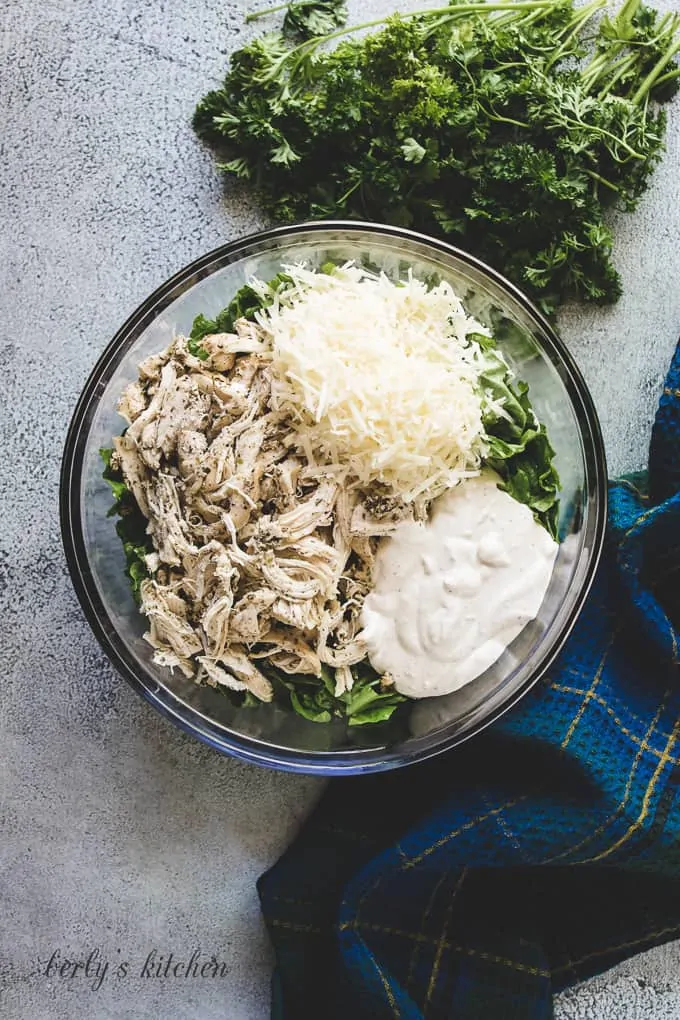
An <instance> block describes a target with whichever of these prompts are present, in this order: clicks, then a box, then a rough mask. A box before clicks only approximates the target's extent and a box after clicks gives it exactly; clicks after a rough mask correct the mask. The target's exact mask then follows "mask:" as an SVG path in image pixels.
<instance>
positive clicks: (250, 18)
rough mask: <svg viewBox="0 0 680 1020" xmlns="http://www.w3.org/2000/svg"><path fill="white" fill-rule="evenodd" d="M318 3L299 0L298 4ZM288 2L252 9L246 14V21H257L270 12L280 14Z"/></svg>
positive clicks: (312, 0) (311, 0) (304, 5)
mask: <svg viewBox="0 0 680 1020" xmlns="http://www.w3.org/2000/svg"><path fill="white" fill-rule="evenodd" d="M314 3H316V0H298V6H302V7H310V6H311V5H312V4H314ZM287 7H288V4H287V3H286V4H277V5H276V7H267V8H265V10H263V11H252V13H250V14H246V16H245V19H244V20H245V22H246V24H247V25H248V24H250V22H251V21H257V19H258V18H266V17H267V16H268V15H270V14H278V12H279V11H285V10H286V8H287Z"/></svg>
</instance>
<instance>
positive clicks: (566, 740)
mask: <svg viewBox="0 0 680 1020" xmlns="http://www.w3.org/2000/svg"><path fill="white" fill-rule="evenodd" d="M619 629H620V628H618V627H617V628H616V630H614V631H612V634H611V636H610V638H609V641H608V642H607V647H606V648H605V650H604V654H603V656H602V658H601V660H600V664H599V666H598V667H597V670H596V672H595V676H594V677H593V682H592V684H591V685H590V689H589V690H588V691H586V694H585V696H584V698H583V701H582V702H581V706H580V708H579V710H578V712H577V713H576V715H575V716H574V718H573V719H572V721H571V725H570V726H569V729H568V730H567V733H566V736H565V738H564V740H563V741H562V750H564V749H565V748H566V747H568V746H569V741H570V740H571V738H572V737H573V735H574V733H575V732H576V727H577V726H578V724H579V723H580V721H581V719H582V718H583V713H584V712H585V710H586V708H587V706H588V702H589V701H590V699H591V698H592V697H593V695H594V694H595V689H596V687H597V685H598V684H599V682H600V680H601V679H602V673H603V670H604V667H605V665H606V662H607V659H608V657H609V653H610V651H611V650H612V645H613V644H614V639H615V638H616V637H617V635H618V632H619Z"/></svg>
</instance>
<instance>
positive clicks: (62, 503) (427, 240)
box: [59, 220, 607, 776]
mask: <svg viewBox="0 0 680 1020" xmlns="http://www.w3.org/2000/svg"><path fill="white" fill-rule="evenodd" d="M324 231H326V232H333V231H342V232H343V233H352V232H354V231H356V232H357V233H359V232H364V233H365V232H370V233H373V234H376V235H382V236H384V237H387V238H391V239H393V240H395V241H399V240H400V239H403V240H405V241H412V242H416V243H419V244H422V245H425V246H427V247H429V248H430V249H432V250H433V252H435V253H436V252H441V253H442V254H444V255H447V256H452V257H454V258H456V259H458V260H459V261H460V262H462V263H464V264H467V265H468V266H470V267H471V268H473V269H475V270H476V271H477V272H478V273H481V274H483V275H485V276H487V277H488V278H490V279H491V280H492V281H493V282H494V283H495V284H496V285H497V286H500V287H501V288H502V289H503V290H505V291H507V292H508V293H509V294H510V295H511V296H512V297H513V298H514V299H515V301H517V303H518V304H519V305H520V306H522V308H523V310H524V311H525V312H526V313H527V314H528V315H529V316H530V317H531V318H532V319H533V320H534V321H535V323H536V325H537V326H538V327H539V328H540V329H541V331H542V332H543V334H544V341H547V342H544V344H543V346H544V349H545V350H547V351H549V352H550V354H551V355H552V357H553V359H554V360H555V359H556V360H557V361H558V362H560V363H561V366H562V368H563V369H564V370H565V373H566V378H565V380H564V383H565V388H566V389H567V392H568V394H569V398H570V400H571V402H572V404H573V406H574V409H575V413H576V416H577V420H578V422H579V426H580V428H581V431H582V433H583V436H584V439H585V440H586V441H585V442H584V452H585V457H586V463H585V465H584V466H585V474H586V480H587V483H588V485H587V490H588V494H589V496H591V497H594V523H593V527H592V532H591V536H590V538H591V541H590V547H589V555H588V562H587V564H586V566H585V569H584V571H583V574H582V584H581V587H580V590H579V592H578V593H577V596H576V598H575V600H574V604H573V607H572V611H571V613H570V614H569V615H568V616H567V617H566V618H565V620H564V622H563V625H562V628H561V631H560V632H559V633H558V634H557V636H556V638H555V640H554V642H553V645H552V647H551V649H550V650H549V654H548V655H546V656H545V657H544V658H543V659H542V660H541V661H540V663H539V664H538V665H537V668H536V670H535V671H534V672H533V674H531V675H530V676H528V677H527V679H526V680H525V681H524V683H522V684H521V685H520V686H519V687H518V688H517V689H516V690H514V691H512V692H511V693H510V695H509V697H508V698H507V700H506V701H504V702H503V703H502V704H500V705H499V706H498V707H497V708H496V709H495V711H493V712H490V713H489V715H488V716H486V717H484V718H483V719H480V720H479V721H478V722H477V723H476V724H475V725H473V726H471V727H470V728H469V729H468V730H467V731H465V732H462V733H454V734H445V735H443V736H438V733H437V732H434V733H430V734H426V735H424V736H422V737H416V738H411V739H410V740H409V743H408V747H404V746H403V745H397V746H396V747H394V748H389V747H388V748H381V749H379V750H376V749H375V748H370V749H361V748H356V749H355V748H352V749H347V750H334V751H317V752H311V751H296V750H293V749H290V748H285V747H279V746H277V745H274V744H268V743H267V742H266V741H264V740H259V739H256V738H253V737H248V736H245V735H240V734H238V733H235V732H228V731H226V729H225V728H224V727H222V726H219V725H218V724H212V723H211V721H210V720H209V719H207V718H206V717H205V716H202V715H200V714H199V713H198V712H196V711H194V710H193V709H191V708H190V707H189V706H187V705H184V704H183V703H181V702H179V701H178V700H177V699H176V698H175V697H174V696H173V694H172V693H171V692H170V691H169V690H166V689H165V688H163V687H162V686H161V685H160V684H157V683H155V682H152V681H149V682H147V681H145V680H143V679H142V678H141V677H140V676H139V674H138V672H137V670H136V669H135V668H134V660H133V659H132V657H131V656H130V655H128V654H127V652H126V647H125V642H124V641H123V640H122V639H121V637H120V636H119V634H118V633H117V631H116V629H115V628H114V626H113V624H112V623H111V621H110V620H109V617H108V614H107V613H106V611H105V609H104V607H103V605H102V603H101V600H100V598H99V595H98V592H97V589H96V585H95V583H94V580H93V578H92V575H91V573H90V571H89V570H88V569H87V563H88V554H87V549H86V545H85V540H84V532H83V526H82V521H81V514H80V491H81V482H82V463H83V452H84V448H85V445H86V441H87V436H88V430H89V424H90V417H91V414H92V413H93V410H94V408H95V407H96V403H97V400H98V394H100V393H102V392H103V390H104V388H105V387H106V385H107V384H108V382H109V380H110V379H111V377H112V376H113V374H114V372H115V370H116V368H117V366H118V363H119V361H120V359H121V357H122V355H123V354H124V353H125V351H126V350H127V349H128V347H129V346H130V345H131V344H132V343H134V341H135V340H136V338H137V337H138V336H139V334H140V333H141V332H142V331H143V330H144V329H145V328H146V327H147V326H148V325H149V323H150V322H152V321H153V320H154V319H155V318H156V316H157V315H159V314H160V312H161V311H162V310H163V309H164V308H166V307H167V306H168V305H169V304H171V303H172V302H173V301H174V300H175V299H176V298H178V297H179V296H180V295H181V294H183V293H184V292H185V291H186V290H188V289H189V288H190V287H191V286H192V285H193V280H194V277H195V276H196V275H197V274H198V273H200V274H201V275H202V276H204V275H206V270H209V269H213V270H215V271H216V270H217V269H219V268H221V267H222V266H223V265H224V264H225V263H227V262H233V261H235V260H236V259H237V258H238V257H239V255H240V254H241V253H243V254H245V252H246V251H247V249H248V248H249V247H251V246H252V245H257V246H258V247H259V246H262V245H265V244H268V243H276V242H277V241H280V240H283V239H285V238H287V237H291V236H294V235H295V234H298V233H301V232H306V233H309V232H312V233H313V232H324ZM588 440H590V444H589V442H588ZM59 512H60V522H61V534H62V542H63V545H64V551H65V554H66V560H67V564H68V568H69V572H70V575H71V579H72V582H73V585H74V588H75V591H76V595H77V597H78V600H79V602H80V605H81V607H82V609H83V612H84V614H85V616H86V618H87V621H88V623H89V625H90V627H91V628H92V631H93V633H94V635H95V637H96V638H97V640H98V641H99V643H100V645H101V647H102V648H103V650H104V652H105V653H106V654H107V656H108V658H109V659H110V660H111V662H112V664H113V665H114V667H115V668H116V669H117V671H118V672H119V673H120V674H121V675H122V676H123V677H124V678H125V679H126V680H127V681H128V683H129V684H130V685H131V686H132V687H133V688H134V690H136V691H137V692H138V693H139V694H141V695H142V697H144V698H145V699H146V700H147V701H148V702H150V704H152V705H153V707H154V708H155V709H156V710H157V711H159V712H160V713H161V714H162V715H164V716H165V717H166V718H168V719H170V720H171V721H172V722H173V723H174V724H175V725H176V726H178V727H179V728H180V729H182V730H184V731H185V732H186V733H189V734H191V735H192V736H194V737H197V738H198V739H200V740H202V741H204V742H205V743H207V744H209V745H210V746H211V747H213V748H215V749H216V750H218V751H220V752H221V753H224V754H229V755H231V756H233V757H236V758H239V759H241V760H243V761H247V762H250V763H252V764H257V765H262V766H267V767H271V768H275V769H278V770H281V771H288V772H299V773H306V774H317V775H331V776H338V775H356V774H359V773H369V772H378V771H384V770H387V769H393V768H398V767H401V766H405V765H410V764H414V763H416V762H419V761H424V760H425V759H427V758H431V757H433V756H434V755H437V754H441V753H443V752H444V751H448V750H450V749H452V748H453V747H456V746H458V745H459V744H461V743H463V742H465V741H467V740H469V739H470V738H471V737H473V736H475V735H476V734H478V733H480V732H481V731H482V730H484V729H486V728H487V727H488V726H490V725H491V724H492V723H494V722H496V721H497V720H498V719H499V718H500V717H501V716H503V715H504V714H505V713H506V712H508V711H509V710H510V709H511V708H512V707H513V706H515V705H516V704H517V703H518V702H519V701H520V700H521V699H522V698H523V697H524V695H525V694H526V693H527V692H528V691H529V690H530V689H531V688H532V687H533V686H534V685H535V684H536V683H537V682H538V681H539V680H540V679H541V677H542V676H544V675H545V673H546V671H547V670H548V669H549V668H550V666H551V664H552V663H553V662H554V660H555V658H556V657H557V655H558V654H559V652H560V651H561V649H562V648H563V646H564V644H565V642H566V640H567V638H568V637H569V634H570V633H571V631H572V629H573V626H574V624H575V622H576V619H577V617H578V615H579V613H580V610H581V608H582V606H583V603H584V601H585V598H586V596H587V594H588V592H589V590H590V587H591V585H592V582H593V579H594V576H595V572H596V570H597V566H598V563H599V560H600V557H601V553H602V547H603V544H604V536H605V526H606V519H607V469H606V456H605V449H604V442H603V438H602V432H601V429H600V424H599V420H598V416H597V412H596V410H595V406H594V404H593V400H592V397H591V396H590V392H589V390H588V388H587V386H586V383H585V380H584V378H583V376H582V374H581V372H580V370H579V368H578V367H577V365H576V363H575V361H574V360H573V358H572V356H571V354H570V353H569V351H568V349H567V348H566V346H565V344H564V343H563V341H562V340H561V339H560V338H559V337H558V335H557V334H556V332H555V330H554V329H553V327H552V325H551V323H550V322H549V321H548V319H547V318H546V317H545V316H544V315H543V314H542V312H540V311H539V309H538V308H537V307H536V306H535V305H534V304H533V302H531V301H530V300H529V298H527V297H526V295H525V294H524V293H523V292H522V291H521V290H520V289H519V288H518V287H516V286H515V284H513V283H511V282H510V281H509V280H507V279H506V278H505V277H504V276H503V275H502V274H501V273H499V272H498V271H497V270H495V269H493V268H492V267H490V266H488V265H487V264H486V263H484V262H482V261H481V260H480V259H478V258H476V257H475V256H473V255H470V254H469V253H467V252H465V251H463V250H462V249H460V248H456V247H455V246H453V245H450V244H447V243H446V242H445V241H441V240H439V239H438V238H434V237H430V236H427V235H425V234H420V233H418V232H416V231H412V230H408V229H406V228H403V227H395V226H390V225H387V224H381V223H372V222H366V221H361V220H348V221H345V220H315V221H312V222H308V223H307V222H305V223H296V224H290V225H287V226H283V227H274V228H271V229H268V230H262V231H258V232H256V233H253V234H249V235H247V236H245V237H241V238H238V239H236V240H234V241H230V242H228V243H227V244H223V245H220V246H219V247H217V248H215V249H213V250H212V251H210V252H208V253H207V254H205V255H202V256H201V257H199V258H198V259H196V260H194V261H193V262H191V263H190V264H189V265H187V266H185V267H184V268H183V269H180V270H179V271H178V272H177V273H175V274H174V276H172V277H170V279H168V280H167V281H166V282H165V283H163V284H161V286H160V287H158V288H157V289H156V290H155V291H154V292H153V293H152V294H151V295H150V296H149V297H148V298H147V299H146V300H145V301H143V302H142V303H141V304H140V305H139V306H138V307H137V308H136V309H135V311H134V312H133V313H132V314H131V315H130V316H129V318H128V319H127V320H126V322H125V323H124V324H123V325H122V326H121V327H120V329H119V330H118V331H117V333H116V334H115V336H114V337H113V339H112V340H111V341H110V343H109V344H108V345H107V347H106V348H105V350H104V352H103V353H102V355H101V356H100V357H99V359H98V360H97V362H96V364H95V366H94V368H93V369H92V372H91V373H90V376H89V378H88V380H87V382H86V383H85V386H84V387H83V390H82V392H81V395H80V397H79V399H78V402H77V404H76V407H75V410H74V412H73V416H72V419H71V423H70V426H69V430H68V433H67V437H66V442H65V444H64V453H63V458H62V465H61V477H60V486H59ZM93 708H95V710H96V706H93Z"/></svg>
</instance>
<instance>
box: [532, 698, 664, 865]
mask: <svg viewBox="0 0 680 1020" xmlns="http://www.w3.org/2000/svg"><path fill="white" fill-rule="evenodd" d="M672 693H673V691H672V689H669V690H667V691H666V693H665V694H664V696H663V698H662V700H661V704H660V705H659V707H658V709H657V711H656V715H655V716H654V718H653V719H652V721H651V723H650V724H649V726H648V727H647V732H646V733H645V735H644V737H643V738H642V740H641V742H640V747H639V748H638V751H637V754H636V755H635V758H634V760H633V764H632V766H631V770H630V772H629V774H628V780H627V782H626V786H625V789H624V791H623V798H622V800H621V802H620V804H619V805H618V807H617V808H616V809H615V811H614V812H613V814H611V815H610V816H609V818H607V819H606V821H604V822H602V824H601V825H599V826H598V827H597V829H595V830H594V831H593V832H591V833H590V834H589V835H588V836H586V837H585V839H582V840H581V842H580V843H576V844H575V845H574V846H572V847H569V849H568V850H563V851H562V853H559V854H555V856H554V857H547V858H546V859H545V860H544V861H541V864H554V863H555V861H561V860H563V858H565V857H569V856H570V854H573V853H576V851H577V850H580V849H581V848H582V847H584V846H585V845H586V843H590V842H591V840H593V839H596V838H597V836H600V835H602V833H603V832H604V831H605V829H606V828H607V826H609V825H611V823H612V822H614V821H616V819H617V818H619V817H620V816H621V813H622V812H623V810H624V808H625V806H626V804H627V803H628V800H629V798H630V794H631V790H632V789H633V780H634V778H635V773H636V772H637V769H638V765H639V764H640V762H641V761H642V756H643V754H644V753H645V751H651V748H650V747H649V745H648V743H647V741H648V740H649V738H650V737H651V736H652V734H653V733H654V730H655V729H656V726H657V723H658V722H659V719H660V718H661V713H662V712H663V710H664V708H665V707H666V704H667V702H668V699H669V698H670V696H671V694H672Z"/></svg>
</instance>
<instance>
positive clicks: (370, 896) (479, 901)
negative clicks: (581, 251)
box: [258, 346, 680, 1020]
mask: <svg viewBox="0 0 680 1020" xmlns="http://www.w3.org/2000/svg"><path fill="white" fill-rule="evenodd" d="M679 490H680V346H679V347H678V349H677V350H676V353H675V356H674V359H673V362H672V364H671V368H670V370H669V373H668V376H667V379H666V385H665V387H664V390H663V395H662V398H661V402H660V406H659V409H658V412H657V416H656V421H655V425H654V430H653V434H652V442H651V448H650V456H649V472H648V473H644V474H639V475H635V476H629V477H627V478H624V479H621V480H620V481H617V482H613V483H611V484H610V516H609V527H608V537H607V546H606V552H605V555H604V558H603V562H602V565H601V568H600V570H599V571H598V576H597V578H596V581H595V585H594V587H593V590H592V592H591V594H590V596H589V598H588V600H587V602H586V605H585V607H584V609H583V611H582V613H581V616H580V618H579V620H578V623H577V625H576V627H575V629H574V632H573V634H572V636H571V637H570V639H569V642H568V643H567V646H566V647H565V649H564V651H563V652H562V654H561V656H560V658H559V660H558V661H557V663H556V664H555V666H554V667H553V668H552V669H551V671H550V673H549V675H548V676H547V677H546V678H545V679H544V680H543V681H542V682H541V683H540V684H538V685H537V687H535V688H534V690H533V691H532V692H531V693H530V694H529V695H528V696H527V697H526V698H525V699H524V700H523V701H522V703H521V704H520V705H519V706H518V707H517V708H515V709H514V710H513V711H512V712H511V713H510V714H509V715H507V716H506V717H505V718H504V719H503V720H501V721H500V722H499V723H497V724H496V725H495V726H493V727H491V728H490V729H489V730H488V731H486V732H485V733H483V734H481V735H480V736H478V737H477V738H475V739H474V740H472V741H471V742H469V743H468V744H466V745H464V746H463V747H461V748H458V749H456V750H454V751H452V752H450V753H448V754H446V755H442V756H441V757H439V758H437V759H435V760H434V761H432V762H426V763H424V764H422V765H418V766H413V767H410V768H408V769H405V770H400V771H397V772H393V773H388V774H383V775H377V776H366V777H358V778H350V779H344V780H336V781H334V782H332V783H331V784H330V786H329V788H328V791H327V793H326V794H325V795H324V797H323V799H322V801H321V803H320V805H319V807H318V808H317V809H316V811H315V812H314V814H313V815H312V817H311V818H310V820H309V821H308V822H307V824H306V825H305V827H304V828H303V830H302V832H301V834H300V835H299V837H298V839H297V840H296V842H295V843H294V844H293V846H292V847H291V848H290V849H289V850H288V851H287V852H286V853H285V854H284V856H283V857H282V858H281V860H280V861H279V862H278V863H277V864H276V865H275V867H274V868H272V869H271V870H270V871H269V872H268V873H267V874H265V875H263V876H262V878H261V879H260V881H259V883H258V888H259V893H260V899H261V903H262V910H263V913H264V917H265V921H266V924H267V927H268V930H269V933H270V936H271V939H272V941H273V944H274V948H275V952H276V962H277V967H276V971H275V975H274V981H273V999H272V1017H274V1018H276V1020H307V1018H310V1020H312V1018H313V1020H320V1018H323V1020H340V1018H343V1020H346V1018H348V1017H351V1020H383V1018H384V1020H396V1018H399V1020H439V1018H441V1020H444V1018H455V1020H520V1018H522V1020H525V1018H526V1020H547V1018H549V1017H551V1016H552V1015H553V1010H552V996H553V993H554V992H555V991H556V990H559V989H560V988H563V987H565V986H566V985H569V984H572V983H573V982H575V981H577V980H581V979H583V978H585V977H587V976H589V975H592V974H594V973H596V972H598V971H601V970H604V969H605V968H607V967H610V966H612V965H613V964H614V963H616V962H617V961H619V960H621V959H623V958H625V957H626V956H629V955H631V954H632V953H635V952H638V951H640V950H643V949H647V948H649V947H651V946H653V945H656V944H658V943H661V942H663V941H665V940H667V939H670V938H673V937H677V936H680V798H679V797H678V796H677V790H678V782H679V781H680V683H679V679H680V678H679V677H678V641H679V640H680V638H679V633H678V628H680V587H679V583H678V581H679V578H678V572H679V571H680V491H679Z"/></svg>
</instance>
